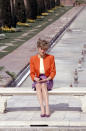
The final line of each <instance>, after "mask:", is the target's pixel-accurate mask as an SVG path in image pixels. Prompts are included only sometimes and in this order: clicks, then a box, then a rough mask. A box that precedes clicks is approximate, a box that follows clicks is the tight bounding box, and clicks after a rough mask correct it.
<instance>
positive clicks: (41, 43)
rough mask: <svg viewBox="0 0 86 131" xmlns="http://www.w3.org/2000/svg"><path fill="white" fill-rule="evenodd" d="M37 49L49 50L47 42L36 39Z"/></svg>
mask: <svg viewBox="0 0 86 131" xmlns="http://www.w3.org/2000/svg"><path fill="white" fill-rule="evenodd" d="M37 48H42V49H48V48H49V42H48V41H46V40H41V39H38V41H37Z"/></svg>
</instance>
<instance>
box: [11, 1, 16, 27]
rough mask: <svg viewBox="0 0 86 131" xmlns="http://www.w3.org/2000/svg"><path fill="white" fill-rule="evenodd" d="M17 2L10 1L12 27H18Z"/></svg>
mask: <svg viewBox="0 0 86 131" xmlns="http://www.w3.org/2000/svg"><path fill="white" fill-rule="evenodd" d="M15 2H16V1H15V0H10V5H11V18H12V27H16V22H17V19H16V14H15Z"/></svg>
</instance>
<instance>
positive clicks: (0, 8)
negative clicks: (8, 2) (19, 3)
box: [0, 0, 3, 27]
mask: <svg viewBox="0 0 86 131" xmlns="http://www.w3.org/2000/svg"><path fill="white" fill-rule="evenodd" d="M2 2H3V0H0V27H1V26H2V23H3V20H2Z"/></svg>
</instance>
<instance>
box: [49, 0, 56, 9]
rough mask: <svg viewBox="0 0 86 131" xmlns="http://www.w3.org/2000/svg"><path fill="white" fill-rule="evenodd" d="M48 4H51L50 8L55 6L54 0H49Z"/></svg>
mask: <svg viewBox="0 0 86 131" xmlns="http://www.w3.org/2000/svg"><path fill="white" fill-rule="evenodd" d="M50 5H51V8H54V7H55V0H50Z"/></svg>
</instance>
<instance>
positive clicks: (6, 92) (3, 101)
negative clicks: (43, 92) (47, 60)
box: [0, 87, 86, 113]
mask: <svg viewBox="0 0 86 131" xmlns="http://www.w3.org/2000/svg"><path fill="white" fill-rule="evenodd" d="M48 93H49V95H65V97H66V96H67V95H69V96H72V97H75V98H78V99H79V100H80V102H81V109H82V111H83V112H86V88H85V87H60V88H54V89H53V90H52V91H49V92H48ZM15 95H17V96H19V95H21V96H22V95H36V91H33V90H32V89H29V88H24V87H23V88H21V87H15V88H14V87H10V88H9V87H6V88H0V113H4V112H5V110H6V107H7V100H8V99H9V98H11V97H12V96H15Z"/></svg>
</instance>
